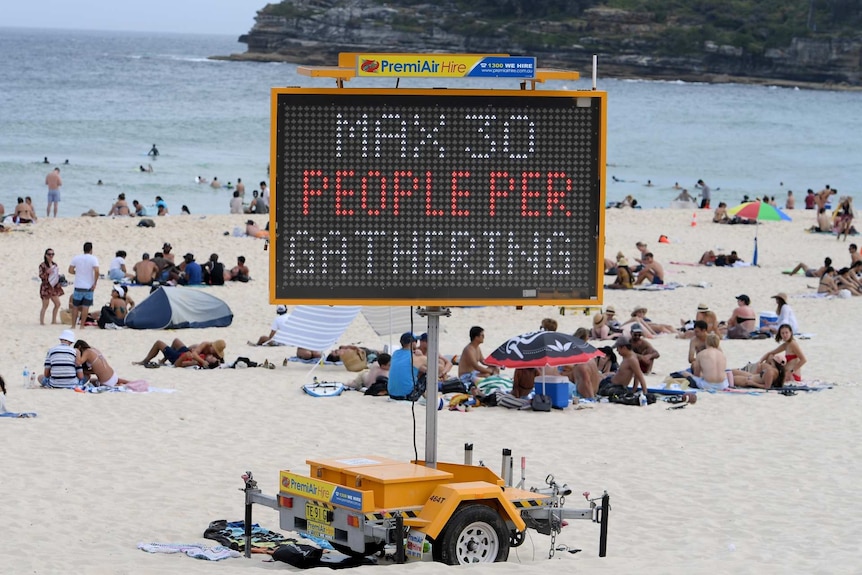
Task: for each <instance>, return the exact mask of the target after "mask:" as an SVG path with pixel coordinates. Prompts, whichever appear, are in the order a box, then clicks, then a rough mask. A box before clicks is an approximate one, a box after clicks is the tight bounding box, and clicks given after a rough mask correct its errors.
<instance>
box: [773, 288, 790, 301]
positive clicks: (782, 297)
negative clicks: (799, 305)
mask: <svg viewBox="0 0 862 575" xmlns="http://www.w3.org/2000/svg"><path fill="white" fill-rule="evenodd" d="M772 299H780V300H781V301H783V302H784V303H787V294H786V293H784V292H783V291H780V292H778V293H777V294H775V295H774V296H772Z"/></svg>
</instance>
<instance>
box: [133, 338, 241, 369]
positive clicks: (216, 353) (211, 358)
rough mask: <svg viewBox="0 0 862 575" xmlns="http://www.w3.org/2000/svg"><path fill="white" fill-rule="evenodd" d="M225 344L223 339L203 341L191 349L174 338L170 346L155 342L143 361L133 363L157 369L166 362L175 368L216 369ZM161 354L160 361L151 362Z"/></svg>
mask: <svg viewBox="0 0 862 575" xmlns="http://www.w3.org/2000/svg"><path fill="white" fill-rule="evenodd" d="M224 348H225V342H224V340H223V339H218V340H216V341H214V342H208V341H204V342H201V343H199V344H197V345H193V346H191V347H189V346H187V345H186V344H184V343H183V342H182V341H180V339H179V338H175V339H174V340H173V341H172V342H171V344H170V345H168V344H166V343H165V342H163V341H161V340H157V341H156V342H155V343H154V344H153V345H152V347H151V348H150V351H148V352H147V356H146V357H145V358H144V360H143V361H139V362H133V363H134V364H135V365H143V366H146V367H159V366H160V365H164V364H165V363H166V362H169V363H171V364H173V365H174V366H175V367H191V366H195V365H196V366H198V367H202V368H210V369H212V368H216V367H218V366H219V365H220V364H221V362H223V361H224ZM159 352H161V354H162V356H163V357H162V359H160V360H159V361H158V363H155V362H153V361H152V360H153V359H154V358H155V357H156V356H157V355H159Z"/></svg>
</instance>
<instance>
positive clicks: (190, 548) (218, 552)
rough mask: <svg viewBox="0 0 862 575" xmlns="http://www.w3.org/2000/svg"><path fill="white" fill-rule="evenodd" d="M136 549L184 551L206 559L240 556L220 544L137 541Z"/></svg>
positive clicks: (169, 551)
mask: <svg viewBox="0 0 862 575" xmlns="http://www.w3.org/2000/svg"><path fill="white" fill-rule="evenodd" d="M138 549H140V550H141V551H146V552H147V553H185V554H186V555H188V556H189V557H193V558H195V559H205V560H207V561H221V560H222V559H231V558H236V557H242V554H241V553H240V552H239V551H234V550H233V549H228V548H227V547H224V546H222V545H213V546H212V547H207V546H206V545H203V544H201V543H138Z"/></svg>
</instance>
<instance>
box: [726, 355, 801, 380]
mask: <svg viewBox="0 0 862 575" xmlns="http://www.w3.org/2000/svg"><path fill="white" fill-rule="evenodd" d="M786 364H787V357H786V356H785V354H784V352H779V353H776V354H774V355H772V357H770V358H769V359H766V360H763V361H761V362H759V363H758V364H757V365H756V366H754V372H753V373H752V372H750V371H747V370H744V369H734V370H732V371H731V373H732V374H733V386H734V387H757V388H760V389H771V388H773V387H782V386H783V385H784V375H785V366H786Z"/></svg>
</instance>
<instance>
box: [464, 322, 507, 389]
mask: <svg viewBox="0 0 862 575" xmlns="http://www.w3.org/2000/svg"><path fill="white" fill-rule="evenodd" d="M484 342H485V330H484V329H483V328H481V327H479V326H478V325H474V326H473V327H471V328H470V343H468V344H467V345H466V346H464V349H463V350H462V351H461V355H460V356H459V358H458V378H459V379H460V380H461V381H462V382H464V385H466V386H467V389H468V390H469V392H470V393H473V394H474V395H476V394H477V393H478V388H477V387H475V384H476V380H477V379H478V378H482V377H488V376H491V375H497V374H498V373H500V368H498V367H497V366H489V365H485V364H484V363H483V362H482V360H483V359H484V358H485V356H484V355H483V354H482V348H481V347H480V346H481V345H482V343H484Z"/></svg>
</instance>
